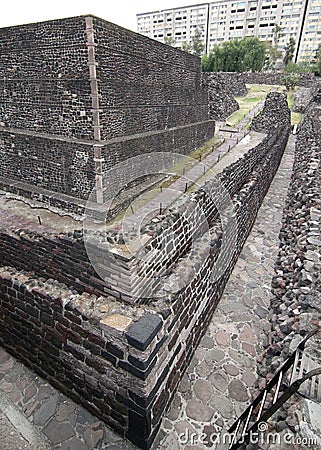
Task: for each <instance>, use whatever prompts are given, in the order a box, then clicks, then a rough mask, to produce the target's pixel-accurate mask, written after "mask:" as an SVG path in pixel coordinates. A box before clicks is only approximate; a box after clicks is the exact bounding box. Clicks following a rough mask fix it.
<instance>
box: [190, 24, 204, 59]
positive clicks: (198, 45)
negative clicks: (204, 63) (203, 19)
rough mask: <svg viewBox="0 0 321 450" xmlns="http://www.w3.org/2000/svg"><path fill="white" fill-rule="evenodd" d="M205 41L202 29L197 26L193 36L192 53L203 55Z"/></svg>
mask: <svg viewBox="0 0 321 450" xmlns="http://www.w3.org/2000/svg"><path fill="white" fill-rule="evenodd" d="M204 48H205V45H204V42H203V39H202V29H200V28H198V27H197V28H196V29H195V32H194V36H193V37H192V53H193V55H196V56H201V55H202V54H203V52H204Z"/></svg>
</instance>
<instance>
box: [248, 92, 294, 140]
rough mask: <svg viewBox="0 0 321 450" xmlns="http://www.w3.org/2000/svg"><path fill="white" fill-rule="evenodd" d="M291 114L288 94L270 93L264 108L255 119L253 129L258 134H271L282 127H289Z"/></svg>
mask: <svg viewBox="0 0 321 450" xmlns="http://www.w3.org/2000/svg"><path fill="white" fill-rule="evenodd" d="M290 124H291V114H290V110H289V107H288V103H287V96H286V94H283V93H279V92H270V93H269V94H268V95H267V97H266V99H265V103H264V108H263V110H262V111H261V112H260V114H258V115H257V116H256V117H254V119H253V121H252V125H251V129H252V130H254V131H258V132H261V133H262V132H263V133H264V132H269V131H271V130H273V129H276V128H278V127H280V126H284V127H289V126H290Z"/></svg>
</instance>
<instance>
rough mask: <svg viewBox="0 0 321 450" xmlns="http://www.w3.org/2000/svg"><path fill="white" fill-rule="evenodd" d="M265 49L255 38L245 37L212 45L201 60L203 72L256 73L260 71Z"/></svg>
mask: <svg viewBox="0 0 321 450" xmlns="http://www.w3.org/2000/svg"><path fill="white" fill-rule="evenodd" d="M265 52H266V47H265V44H264V43H263V42H261V41H260V40H259V39H258V38H257V37H245V38H243V39H233V40H231V41H226V42H223V44H222V46H218V45H214V47H213V49H212V51H211V52H210V53H209V55H204V56H203V58H202V67H203V71H204V72H246V71H253V72H258V71H260V70H262V68H263V65H264V60H265Z"/></svg>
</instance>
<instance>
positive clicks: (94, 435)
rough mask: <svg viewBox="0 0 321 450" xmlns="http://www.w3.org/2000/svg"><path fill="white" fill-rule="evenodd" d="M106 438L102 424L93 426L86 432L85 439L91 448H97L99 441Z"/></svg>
mask: <svg viewBox="0 0 321 450" xmlns="http://www.w3.org/2000/svg"><path fill="white" fill-rule="evenodd" d="M103 437H104V431H103V429H102V423H101V422H95V423H93V424H91V425H90V426H89V427H88V428H87V429H86V430H85V432H84V439H85V442H86V444H87V446H88V447H89V448H95V447H97V445H98V443H99V441H101V440H102V438H103Z"/></svg>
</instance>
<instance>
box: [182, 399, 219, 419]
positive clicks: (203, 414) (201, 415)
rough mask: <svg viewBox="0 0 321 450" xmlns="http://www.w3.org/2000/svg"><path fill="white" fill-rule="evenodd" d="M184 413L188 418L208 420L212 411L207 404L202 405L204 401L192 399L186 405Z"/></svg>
mask: <svg viewBox="0 0 321 450" xmlns="http://www.w3.org/2000/svg"><path fill="white" fill-rule="evenodd" d="M186 414H187V416H188V417H189V418H190V419H194V420H197V421H202V422H209V421H210V420H211V418H212V416H213V414H214V411H213V409H212V408H210V407H209V406H206V405H204V403H202V402H200V401H198V400H194V399H192V400H190V401H189V402H188V403H187V405H186Z"/></svg>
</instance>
